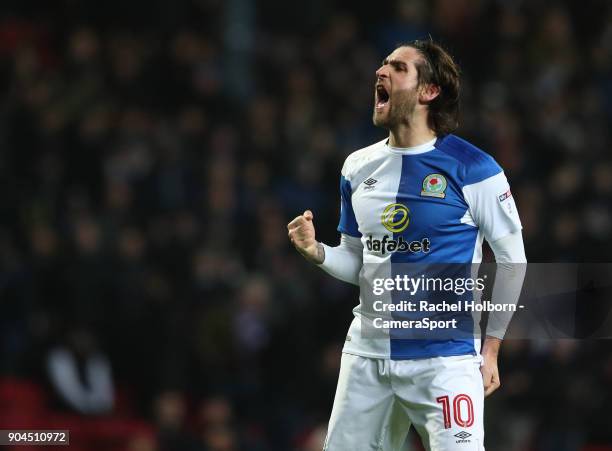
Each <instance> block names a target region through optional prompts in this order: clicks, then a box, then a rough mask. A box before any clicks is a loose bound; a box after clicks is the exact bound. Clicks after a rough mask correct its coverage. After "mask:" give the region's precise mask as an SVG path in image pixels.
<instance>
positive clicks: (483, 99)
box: [0, 0, 612, 451]
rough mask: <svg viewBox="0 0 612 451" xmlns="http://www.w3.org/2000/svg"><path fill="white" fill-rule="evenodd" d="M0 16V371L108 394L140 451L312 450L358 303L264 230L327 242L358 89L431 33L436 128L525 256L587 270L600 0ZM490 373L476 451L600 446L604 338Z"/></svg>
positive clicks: (603, 202)
mask: <svg viewBox="0 0 612 451" xmlns="http://www.w3.org/2000/svg"><path fill="white" fill-rule="evenodd" d="M177 3H178V4H177ZM0 12H1V16H0V79H1V81H2V82H1V83H0V89H1V90H2V95H1V97H0V149H1V150H0V179H1V180H2V189H1V190H0V299H1V305H2V315H0V334H1V343H0V344H1V348H0V374H1V375H4V376H6V375H17V376H19V377H23V378H34V379H36V380H39V381H41V383H44V384H49V386H50V390H54V391H55V392H57V394H58V395H57V408H58V409H68V410H73V411H74V410H76V411H78V412H81V413H82V414H83V415H113V407H112V401H110V404H109V399H108V396H109V395H108V391H109V390H110V391H112V390H119V389H120V388H123V389H124V390H125V392H127V393H129V398H130V402H132V403H133V404H134V406H135V411H136V412H137V415H138V416H139V417H141V418H144V419H146V420H147V421H150V422H151V423H152V424H154V425H155V426H156V428H157V431H158V437H157V440H156V441H155V442H150V443H149V442H148V445H143V446H144V447H141V448H138V449H157V450H159V451H172V450H184V451H190V450H194V451H196V450H197V451H203V450H206V451H238V450H240V451H242V450H245V451H267V450H271V451H276V450H278V451H287V450H301V451H311V450H318V449H320V447H321V443H322V437H324V433H325V425H326V422H327V419H328V415H329V412H330V408H331V404H332V401H333V395H334V390H335V384H336V378H337V373H338V367H339V361H340V350H341V348H342V344H343V340H344V335H345V333H346V330H347V328H348V325H349V323H350V320H351V317H352V314H351V308H352V307H353V306H354V305H355V303H356V302H357V292H356V289H355V288H354V287H351V286H348V285H345V284H342V283H340V282H338V281H335V280H333V279H331V278H330V277H329V276H326V275H324V274H323V273H322V272H320V271H318V270H317V269H315V268H313V267H311V266H309V265H308V264H307V263H306V262H305V261H304V260H303V259H301V258H300V257H299V256H298V255H297V253H296V252H295V251H294V250H293V249H292V248H291V246H290V245H289V243H288V240H287V236H286V227H285V225H286V223H287V222H288V221H289V220H291V219H292V218H293V217H295V216H296V215H297V214H300V213H301V212H303V210H304V209H306V208H309V209H311V210H312V211H313V212H314V221H315V225H316V227H317V234H318V238H319V239H321V240H323V241H325V242H327V243H329V244H334V243H336V242H337V241H338V237H337V232H336V231H335V228H336V225H337V219H338V213H339V212H338V209H339V193H338V179H339V172H340V168H341V167H342V163H343V161H344V158H345V157H346V156H347V155H348V154H349V153H350V152H352V151H353V150H356V149H358V148H360V147H364V146H365V145H368V144H370V143H372V142H374V141H375V140H378V139H382V138H383V137H384V131H382V130H378V129H376V128H374V127H373V125H372V123H371V113H372V106H373V105H372V104H373V85H374V72H375V70H376V69H377V68H378V67H379V64H380V61H381V60H382V58H383V57H384V56H386V55H387V54H388V53H389V52H390V51H391V50H393V48H394V47H395V45H396V44H397V43H399V42H404V41H408V40H411V39H415V38H422V37H427V36H428V35H431V36H433V37H434V38H436V39H437V40H440V41H441V42H442V43H443V44H444V45H445V46H446V47H447V48H448V49H449V50H450V52H451V53H452V54H453V55H455V57H456V59H457V61H458V62H459V64H460V65H461V67H462V70H463V94H462V99H463V102H462V121H461V123H462V125H461V128H460V130H459V131H458V132H457V133H458V134H459V135H460V136H462V137H464V138H466V139H468V140H470V141H472V142H474V143H475V144H477V145H478V146H479V147H481V148H483V149H485V150H486V151H487V152H489V153H491V154H492V155H493V156H494V157H495V158H496V159H497V161H498V162H499V163H500V164H501V165H502V167H504V168H505V170H506V173H507V174H508V176H509V179H510V181H511V184H512V188H513V193H514V196H515V198H516V202H517V206H518V208H519V211H520V214H521V219H522V223H523V226H524V231H523V232H524V238H525V245H526V251H527V257H528V260H529V261H532V262H569V261H590V262H595V261H599V262H606V261H609V256H610V255H611V253H612V209H611V208H610V205H611V201H612V155H611V154H610V148H611V147H612V135H611V133H610V124H611V123H612V57H611V55H612V4H611V3H610V2H607V1H605V0H599V1H598V0H585V1H582V2H571V1H569V0H568V1H556V2H549V1H543V0H533V1H521V0H498V1H493V0H490V1H485V0H436V1H425V0H396V1H395V2H388V3H385V4H372V3H363V4H360V3H358V4H354V2H348V1H336V2H324V1H322V0H319V1H312V2H302V3H300V4H299V6H297V5H293V4H291V3H290V2H281V1H280V0H269V1H264V0H259V1H254V0H230V1H222V0H190V1H185V2H169V1H163V0H157V1H149V2H144V1H134V2H119V1H116V0H113V1H108V2H96V3H94V2H77V1H72V0H63V1H60V2H49V4H41V3H40V2H32V4H30V3H29V2H16V1H7V2H3V3H2V5H1V6H0ZM75 337H77V338H75ZM78 337H80V338H78ZM83 337H86V338H83ZM83 343H85V344H83ZM87 362H89V363H91V366H92V368H93V369H91V371H89V372H87V371H86V372H87V374H86V375H85V376H83V377H81V378H80V379H79V371H80V369H82V368H88V366H87V365H88V363H87ZM81 372H82V371H81ZM109 372H110V373H112V376H109ZM501 372H502V389H501V391H500V392H498V393H497V394H495V395H494V396H493V397H492V398H490V401H487V404H486V408H487V418H486V421H487V429H486V431H487V440H488V442H487V443H488V449H491V450H493V451H498V450H501V451H504V450H508V451H514V450H528V449H534V450H541V451H548V450H557V451H559V450H561V451H563V450H568V451H569V450H579V449H583V446H585V444H587V443H603V444H612V435H611V434H612V432H611V431H610V428H609V424H608V423H609V413H607V412H609V409H608V407H607V406H608V405H609V403H610V402H612V390H611V389H610V387H612V346H610V344H609V343H607V342H605V341H588V340H582V341H580V342H577V341H569V340H568V341H559V342H556V341H555V342H553V341H545V342H538V343H534V342H521V341H509V342H508V343H506V344H505V345H504V349H503V351H502V356H501ZM58 374H59V376H58ZM62 374H72V376H73V377H72V379H74V384H75V386H74V387H72V388H71V387H61V386H58V384H57V383H55V384H54V380H55V381H57V380H61V375H62ZM88 376H89V380H88ZM72 379H70V380H72ZM107 379H112V383H111V382H110V381H108V380H107ZM79 380H80V382H78V381H79ZM95 381H98V385H99V387H100V393H101V394H99V396H98V397H96V396H94V394H91V396H90V395H88V394H87V392H86V390H85V388H82V387H79V386H80V385H84V386H86V387H90V388H91V389H92V390H93V391H95V390H94V389H95V387H96V382H95ZM60 385H61V384H60ZM64 385H65V384H64ZM68 393H72V394H73V396H72V398H70V396H67V394H68ZM75 393H76V394H75ZM77 395H78V396H77ZM71 399H72V401H71ZM94 399H97V400H98V402H94V401H93V400H94ZM83 403H85V404H83ZM92 403H93V404H92ZM94 404H95V406H94ZM79 406H81V407H79ZM82 406H86V407H82ZM87 406H89V407H87ZM94 407H95V408H94ZM83 409H85V410H83ZM88 409H89V410H88ZM606 426H608V427H606ZM147 446H148V447H149V448H147ZM134 449H136V448H134Z"/></svg>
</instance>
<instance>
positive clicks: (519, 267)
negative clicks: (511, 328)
mask: <svg viewBox="0 0 612 451" xmlns="http://www.w3.org/2000/svg"><path fill="white" fill-rule="evenodd" d="M487 164H488V166H486V167H487V168H488V169H489V170H490V173H494V174H493V175H489V176H488V177H486V178H484V179H480V180H473V182H474V183H471V184H469V185H466V186H464V188H463V193H464V197H465V199H466V201H467V203H468V205H469V207H470V214H471V217H472V219H473V221H474V224H475V225H477V226H478V227H479V228H480V230H481V231H482V233H483V234H484V237H485V238H486V240H487V242H488V243H489V245H490V246H491V249H492V250H493V253H494V254H495V261H496V262H497V272H496V274H495V282H494V285H493V293H492V297H491V303H492V304H506V305H509V304H516V303H517V301H518V298H519V296H520V294H521V288H522V286H523V279H524V277H525V269H526V264H525V263H527V259H526V257H525V248H524V246H523V236H522V234H521V229H522V225H521V220H520V218H519V214H518V210H517V208H516V204H515V202H514V197H513V196H512V192H511V191H510V185H509V184H508V180H507V178H506V176H505V174H504V172H503V171H502V170H501V168H500V167H499V166H498V165H497V163H495V162H494V160H492V159H491V160H488V161H487ZM485 172H486V171H485ZM477 173H478V172H477ZM512 313H513V312H507V311H506V312H504V311H501V312H495V311H493V312H490V313H489V320H488V322H487V328H486V336H485V340H484V343H483V345H482V349H481V354H482V357H483V363H482V366H481V372H482V377H483V382H484V387H485V396H488V395H490V394H491V393H493V392H494V391H495V390H496V389H497V388H498V387H499V386H500V379H499V371H498V368H497V356H498V354H499V348H500V346H501V342H502V339H503V338H504V334H505V332H506V328H507V327H508V324H509V323H510V320H511V319H512Z"/></svg>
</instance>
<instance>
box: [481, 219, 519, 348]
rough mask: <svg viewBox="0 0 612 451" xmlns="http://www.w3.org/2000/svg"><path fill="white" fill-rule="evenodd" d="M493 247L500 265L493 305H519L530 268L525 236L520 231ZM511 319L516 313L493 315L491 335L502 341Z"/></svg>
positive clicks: (509, 235)
mask: <svg viewBox="0 0 612 451" xmlns="http://www.w3.org/2000/svg"><path fill="white" fill-rule="evenodd" d="M489 245H490V246H491V249H492V250H493V253H494V254H495V261H496V263H497V272H496V273H495V284H494V285H493V293H492V295H491V303H493V304H500V305H511V304H513V305H516V303H517V302H518V300H519V297H520V295H521V289H522V287H523V279H524V278H525V272H526V269H527V265H526V263H527V258H526V257H525V248H524V246H523V236H522V233H521V231H520V230H519V231H516V232H513V233H510V234H508V235H506V236H505V237H503V238H500V239H499V240H497V241H493V242H491V243H489ZM511 319H512V312H503V311H501V312H490V314H489V321H488V322H487V335H490V336H492V337H496V338H499V339H502V338H504V335H505V333H506V329H507V328H508V324H510V320H511Z"/></svg>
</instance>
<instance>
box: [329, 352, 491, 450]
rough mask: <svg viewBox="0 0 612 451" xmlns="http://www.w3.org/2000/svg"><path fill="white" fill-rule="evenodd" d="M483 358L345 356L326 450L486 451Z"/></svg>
mask: <svg viewBox="0 0 612 451" xmlns="http://www.w3.org/2000/svg"><path fill="white" fill-rule="evenodd" d="M480 362H481V357H480V356H472V355H464V356H455V357H434V358H429V359H415V360H387V359H373V358H367V357H360V356H356V355H352V354H346V353H343V354H342V362H341V366H340V376H339V378H338V387H337V389H336V397H335V399H334V407H333V409H332V413H331V418H330V420H329V427H328V431H327V438H326V439H325V446H324V447H323V450H324V451H399V450H402V449H403V448H402V446H403V444H404V442H405V441H406V436H407V435H408V430H409V428H410V425H411V424H412V425H414V427H415V429H416V431H417V432H418V434H419V435H420V437H421V440H422V441H423V445H424V446H425V449H426V450H427V451H451V450H452V451H483V450H484V446H483V443H484V428H483V410H484V389H483V383H482V376H481V373H480Z"/></svg>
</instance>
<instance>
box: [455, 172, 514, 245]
mask: <svg viewBox="0 0 612 451" xmlns="http://www.w3.org/2000/svg"><path fill="white" fill-rule="evenodd" d="M463 197H464V198H465V200H466V202H467V204H468V206H469V209H470V214H471V216H472V218H473V220H474V222H475V224H476V225H477V226H478V227H479V228H480V229H481V230H482V232H483V234H484V237H485V238H486V239H487V241H488V242H489V243H491V242H493V241H497V240H498V239H500V238H502V237H504V236H506V235H508V234H509V233H512V232H515V231H517V230H521V229H522V225H521V220H520V219H519V215H518V211H517V210H516V205H515V203H514V198H513V197H512V193H511V192H510V185H509V184H508V180H507V179H506V176H505V174H504V173H503V172H500V173H499V174H496V175H494V176H492V177H489V178H488V179H485V180H483V181H481V182H478V183H474V184H472V185H466V186H464V187H463Z"/></svg>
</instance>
